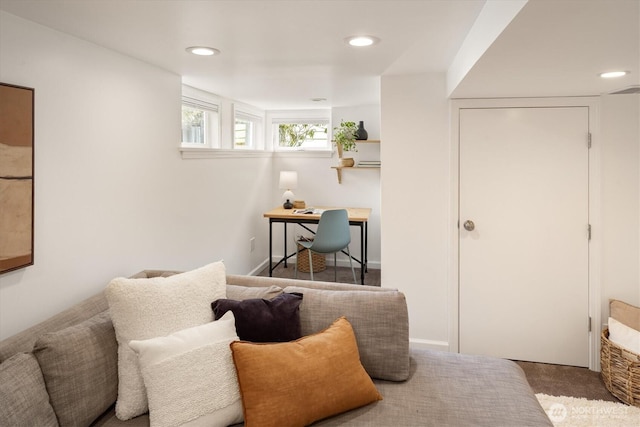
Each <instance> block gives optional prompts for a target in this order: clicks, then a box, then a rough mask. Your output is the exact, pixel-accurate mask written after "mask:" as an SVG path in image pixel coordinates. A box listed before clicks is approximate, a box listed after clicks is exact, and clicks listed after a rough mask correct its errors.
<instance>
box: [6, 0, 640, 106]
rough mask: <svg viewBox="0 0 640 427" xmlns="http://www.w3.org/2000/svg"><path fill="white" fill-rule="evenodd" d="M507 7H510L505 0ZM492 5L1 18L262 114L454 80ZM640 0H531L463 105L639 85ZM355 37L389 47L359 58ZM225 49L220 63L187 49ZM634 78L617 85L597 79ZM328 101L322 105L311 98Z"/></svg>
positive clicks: (151, 5)
mask: <svg viewBox="0 0 640 427" xmlns="http://www.w3.org/2000/svg"><path fill="white" fill-rule="evenodd" d="M506 1H508V0H506ZM484 3H485V1H484V0H370V1H366V0H230V1H229V0H226V1H224V0H215V1H214V0H208V1H207V0H200V1H196V0H0V10H4V11H6V12H8V13H11V14H14V15H17V16H20V17H23V18H25V19H28V20H30V21H34V22H37V23H40V24H42V25H45V26H47V27H51V28H54V29H56V30H59V31H62V32H65V33H69V34H72V35H74V36H77V37H79V38H82V39H85V40H88V41H90V42H93V43H95V44H98V45H101V46H104V47H107V48H110V49H113V50H116V51H119V52H122V53H124V54H126V55H129V56H132V57H135V58H138V59H140V60H142V61H145V62H148V63H151V64H154V65H156V66H158V67H161V68H163V69H165V70H168V71H171V72H173V73H176V74H179V75H181V76H183V81H184V82H185V83H186V84H189V85H192V86H195V87H199V88H201V89H205V90H208V91H210V92H213V93H216V94H218V95H221V96H225V97H228V98H232V99H236V100H240V101H243V102H246V103H248V104H252V105H255V106H258V107H261V108H268V109H288V108H325V107H331V106H334V107H335V106H344V105H365V104H375V103H378V102H379V96H380V90H379V89H380V76H381V75H385V74H405V73H418V72H445V71H446V70H447V69H448V67H449V65H450V64H451V62H452V61H453V58H454V57H455V55H456V53H457V51H458V50H459V48H460V46H461V45H462V43H463V41H464V39H465V37H466V35H467V33H468V32H469V30H470V28H471V26H472V25H473V23H474V21H475V20H476V18H477V17H478V14H479V13H480V11H481V10H482V7H483V6H484ZM639 3H640V0H556V1H552V0H531V1H530V2H529V3H528V4H527V5H526V6H525V7H524V9H523V10H522V11H521V12H520V14H519V15H518V16H517V17H516V18H515V19H514V20H513V21H512V23H511V24H510V25H509V26H508V27H507V28H506V30H505V31H504V32H503V33H502V35H501V36H500V37H499V38H498V40H496V42H495V43H494V44H493V45H492V46H491V47H490V48H489V49H488V50H487V52H486V53H485V55H484V56H483V57H482V58H480V60H479V61H478V62H477V63H476V65H475V66H474V68H473V69H472V70H471V71H470V73H469V74H468V75H467V76H466V78H465V79H464V80H463V81H462V82H461V84H460V85H459V86H458V87H457V89H456V90H455V91H454V92H453V96H454V97H486V96H542V95H585V94H590V95H591V94H597V93H603V92H609V91H610V90H613V89H616V88H622V87H626V86H630V85H632V84H638V76H639V75H640V69H639V68H640V64H639V62H640V60H639V43H640V35H639V25H638V21H639V20H640V11H639V8H638V5H639ZM354 34H371V35H375V36H377V37H379V38H380V39H381V40H382V41H381V42H380V43H379V44H378V45H376V46H373V47H370V48H366V49H360V50H356V49H354V48H351V47H349V46H347V45H346V44H345V43H344V40H343V39H344V38H345V37H347V36H349V35H354ZM193 45H207V46H212V47H216V48H218V49H220V50H221V51H222V54H221V55H220V56H215V57H196V56H193V55H190V54H188V53H186V52H185V48H186V47H188V46H193ZM619 67H622V69H626V70H628V71H631V72H632V74H630V75H629V76H628V77H625V78H623V80H618V81H616V82H603V81H601V79H599V78H597V76H596V74H597V73H598V72H600V71H604V70H606V69H610V68H619ZM318 97H321V98H327V101H326V102H322V103H314V102H312V101H311V100H310V99H311V98H318Z"/></svg>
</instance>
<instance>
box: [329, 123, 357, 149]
mask: <svg viewBox="0 0 640 427" xmlns="http://www.w3.org/2000/svg"><path fill="white" fill-rule="evenodd" d="M357 131H358V127H357V126H356V123H355V122H345V121H344V120H342V121H341V122H340V126H336V127H334V128H333V139H334V142H335V143H336V146H337V147H339V148H342V150H343V151H358V149H357V147H356V132H357Z"/></svg>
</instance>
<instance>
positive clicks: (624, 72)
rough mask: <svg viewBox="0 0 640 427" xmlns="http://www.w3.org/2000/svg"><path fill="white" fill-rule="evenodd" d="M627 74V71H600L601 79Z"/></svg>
mask: <svg viewBox="0 0 640 427" xmlns="http://www.w3.org/2000/svg"><path fill="white" fill-rule="evenodd" d="M627 74H629V73H627V72H626V71H607V72H606V73H600V77H602V78H603V79H613V78H616V77H622V76H626V75H627Z"/></svg>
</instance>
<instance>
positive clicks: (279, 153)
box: [273, 150, 333, 158]
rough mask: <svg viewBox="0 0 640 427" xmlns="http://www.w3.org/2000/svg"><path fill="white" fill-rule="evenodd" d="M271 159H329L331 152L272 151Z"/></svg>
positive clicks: (331, 155)
mask: <svg viewBox="0 0 640 427" xmlns="http://www.w3.org/2000/svg"><path fill="white" fill-rule="evenodd" d="M273 157H303V158H305V157H306V158H331V157H333V151H332V150H291V151H285V150H283V151H274V152H273Z"/></svg>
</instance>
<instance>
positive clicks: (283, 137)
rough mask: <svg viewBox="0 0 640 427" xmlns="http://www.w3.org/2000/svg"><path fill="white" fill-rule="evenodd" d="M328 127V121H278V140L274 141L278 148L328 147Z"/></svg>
mask: <svg viewBox="0 0 640 427" xmlns="http://www.w3.org/2000/svg"><path fill="white" fill-rule="evenodd" d="M328 127H329V124H328V123H278V134H277V138H278V140H277V141H274V142H275V146H276V147H278V148H299V147H302V148H311V149H314V148H315V149H322V148H326V146H327V135H328ZM274 136H275V135H274Z"/></svg>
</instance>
